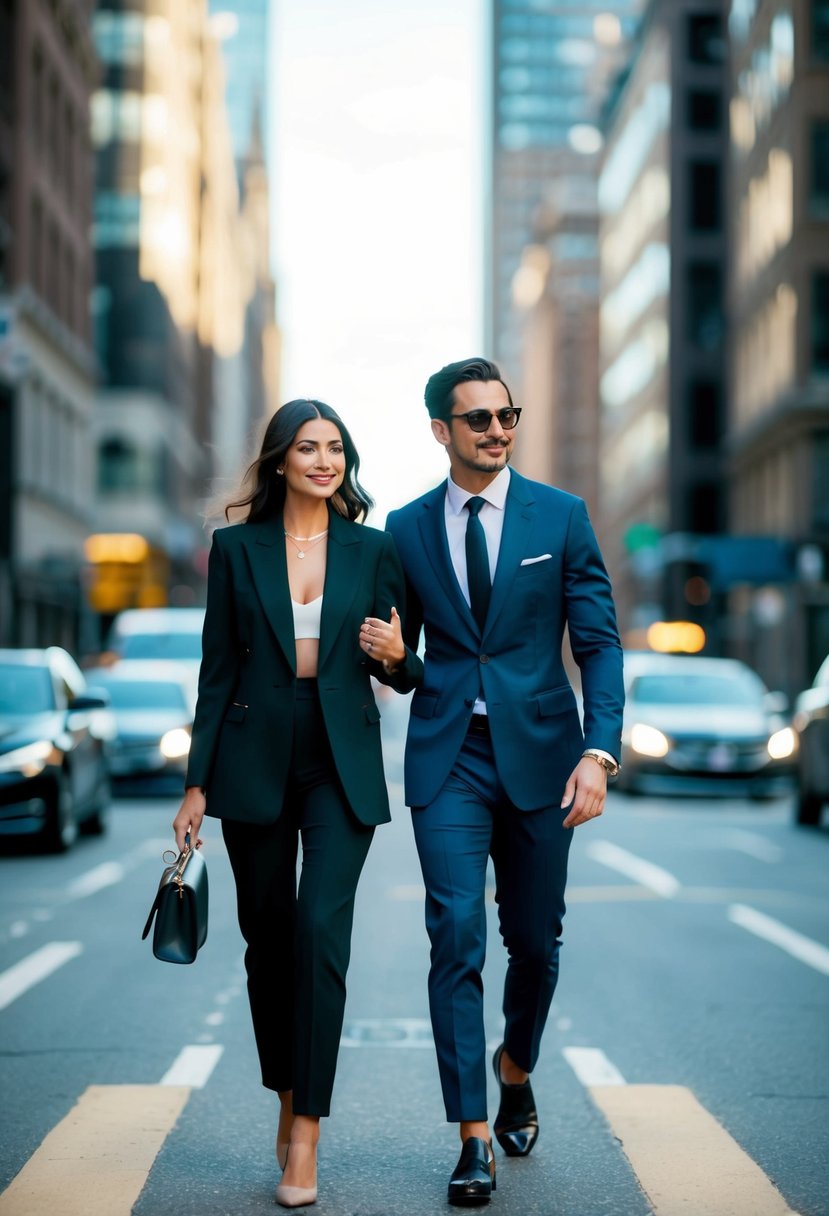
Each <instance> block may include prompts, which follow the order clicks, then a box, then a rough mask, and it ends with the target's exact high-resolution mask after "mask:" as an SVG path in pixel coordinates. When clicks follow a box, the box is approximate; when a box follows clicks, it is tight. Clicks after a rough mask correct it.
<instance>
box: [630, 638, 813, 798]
mask: <svg viewBox="0 0 829 1216" xmlns="http://www.w3.org/2000/svg"><path fill="white" fill-rule="evenodd" d="M625 697H626V702H625V717H624V727H623V730H622V757H621V759H622V768H621V772H620V774H619V777H618V780H617V783H616V788H617V789H622V790H626V791H628V792H630V793H642V794H657V795H659V794H672V793H674V794H710V793H717V794H731V795H734V796H745V795H748V796H750V797H753V798H766V797H771V796H774V795H775V794H783V793H786V792H787V791H789V790H790V789H791V786H792V784H793V774H794V764H795V760H796V752H797V736H796V735H795V732H794V731H793V730H792V728H791V726H789V725H787V723H786V721H785V719H784V718H783V716H782V710H783V708H784V699H783V698H782V696H781V694H779V693H770V692H769V691H768V690H767V689H766V686H765V685H764V684H763V682H762V680H761V679H760V677H759V676H758V675H756V673H755V672H753V671H752V670H751V668H750V667H747V666H746V665H745V663H741V662H739V661H738V660H737V659H717V658H706V657H704V656H701V655H665V654H655V653H651V652H644V651H635V652H629V653H627V654H626V655H625Z"/></svg>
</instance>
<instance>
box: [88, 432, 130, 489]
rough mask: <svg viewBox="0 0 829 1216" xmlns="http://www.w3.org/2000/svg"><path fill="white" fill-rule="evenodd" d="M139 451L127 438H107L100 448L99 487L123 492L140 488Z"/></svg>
mask: <svg viewBox="0 0 829 1216" xmlns="http://www.w3.org/2000/svg"><path fill="white" fill-rule="evenodd" d="M138 483H139V476H138V453H137V451H136V450H135V448H134V447H133V446H132V444H130V443H127V441H126V440H125V439H118V438H113V439H105V440H104V442H103V443H102V444H101V446H100V447H99V449H98V489H99V490H100V491H101V492H102V493H109V494H122V493H125V492H129V491H131V490H135V489H137V488H138Z"/></svg>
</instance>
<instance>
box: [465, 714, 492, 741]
mask: <svg viewBox="0 0 829 1216" xmlns="http://www.w3.org/2000/svg"><path fill="white" fill-rule="evenodd" d="M467 733H468V734H470V735H486V737H487V738H489V718H488V717H487V715H486V714H473V715H472V717H471V718H470V719H469V726H468V727H467Z"/></svg>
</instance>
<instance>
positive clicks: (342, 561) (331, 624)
mask: <svg viewBox="0 0 829 1216" xmlns="http://www.w3.org/2000/svg"><path fill="white" fill-rule="evenodd" d="M363 556H364V549H363V545H362V535H361V531H360V525H359V524H355V523H352V522H351V521H350V520H347V519H343V517H342V516H341V515H338V514H337V512H336V511H334V510H333V509H329V512H328V554H327V557H326V563H325V585H324V588H323V593H322V620H321V621H320V649H319V659H318V669H319V671H322V668H323V664H324V663H325V660H326V659H327V657H328V655H329V654H330V652H331V647H332V646H333V645H334V642H335V641H336V639H337V635H338V633H339V632H340V630H341V629H342V627H343V622H344V620H345V618H346V615H347V614H348V610H349V608H350V607H351V604H352V602H353V600H354V596H355V595H356V594H357V588H358V586H359V583H360V569H361V567H362V562H363ZM354 645H355V646H356V645H357V638H356V637H355V638H354Z"/></svg>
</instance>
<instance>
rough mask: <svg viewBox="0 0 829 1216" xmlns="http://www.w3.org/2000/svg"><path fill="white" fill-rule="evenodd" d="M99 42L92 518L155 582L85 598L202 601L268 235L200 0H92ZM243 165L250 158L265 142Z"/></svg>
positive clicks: (254, 400) (258, 380) (239, 431)
mask: <svg viewBox="0 0 829 1216" xmlns="http://www.w3.org/2000/svg"><path fill="white" fill-rule="evenodd" d="M94 36H95V42H96V46H97V48H98V53H99V55H100V58H101V62H102V66H103V79H102V83H101V87H100V88H99V89H98V91H97V92H96V94H95V96H94V97H93V100H92V134H93V142H94V145H95V149H96V193H95V223H94V227H93V243H94V246H95V253H96V265H97V280H96V287H95V295H94V320H95V333H96V346H97V349H98V352H99V357H100V361H101V365H102V367H103V369H104V379H103V384H102V386H101V391H100V393H99V397H98V405H97V410H96V420H95V428H96V438H97V453H98V498H97V520H96V523H97V529H98V531H101V532H105V533H116V534H118V533H125V532H136V533H139V534H140V535H141V536H142V537H143V538H144V539H145V540H146V541H147V542H148V545H149V551H150V552H151V554H152V555H153V560H154V569H155V570H156V571H160V572H161V574H160V576H159V577H155V578H153V579H152V580H149V581H147V580H144V581H143V582H141V584H140V588H139V590H138V591H135V592H134V593H132V594H133V598H129V597H128V598H127V599H126V600H125V595H127V596H129V593H128V592H126V591H125V588H124V586H123V585H121V586H119V585H117V584H115V583H112V582H109V583H107V582H106V581H105V580H103V581H102V580H98V581H97V582H96V585H95V588H94V590H93V603H94V605H95V607H96V609H97V610H98V611H99V612H101V613H103V614H110V613H112V612H114V611H116V610H117V609H118V608H123V607H127V606H130V605H131V603H133V602H137V603H139V604H151V603H157V602H173V603H181V604H184V603H188V602H192V601H193V600H194V599H198V598H199V597H200V595H201V593H202V591H203V574H204V556H205V546H206V543H207V540H206V537H205V534H204V518H203V516H204V511H205V504H206V502H207V501H208V500H209V499H210V498H211V497H212V494H213V492H214V489H215V488H216V487H215V479H216V477H217V476H224V475H225V474H226V473H227V475H228V476H229V477H232V476H235V474H236V472H237V471H238V466H239V464H240V462H241V461H242V457H243V449H244V447H245V444H246V442H247V439H248V433H249V431H250V430H251V427H252V425H253V416H254V414H257V415H258V413H259V411H260V410H261V409H262V408H263V396H264V390H263V387H262V384H263V382H264V381H265V379H266V375H267V374H268V369H266V367H265V364H264V358H263V354H262V346H263V342H264V341H265V338H263V333H265V331H267V330H268V326H273V308H272V304H271V312H270V315H269V316H268V317H267V318H265V319H264V320H263V319H262V313H263V309H262V306H261V303H260V302H259V300H258V296H259V293H260V292H262V291H265V292H266V291H267V286H268V285H269V287H270V297H271V301H272V299H273V283H272V280H270V278H269V276H268V285H266V286H265V287H263V285H262V278H263V276H262V273H261V261H262V258H263V257H264V258H265V259H266V260H267V259H268V257H269V248H268V241H267V238H268V233H267V228H266V229H265V231H264V239H265V249H264V251H262V250H260V249H259V248H258V247H257V241H258V240H260V239H262V237H263V232H262V227H261V221H260V216H259V202H258V198H259V195H258V194H257V193H256V190H254V189H253V187H252V186H250V185H249V182H248V178H251V179H252V178H253V177H255V173H254V171H253V169H249V166H248V164H247V162H240V163H239V165H237V161H236V157H235V150H234V145H233V139H232V134H231V128H230V124H229V121H228V112H227V102H226V98H227V93H228V90H227V87H226V85H227V65H226V62H225V56H224V54H223V42H222V37H221V30H220V29H219V28H217V26H216V24H215V23H214V22H212V21H211V19H210V16H209V12H208V7H207V0H152V2H151V0H130V3H128V4H124V3H121V2H120V0H118V2H117V3H115V2H113V0H101V2H100V3H99V4H98V9H97V12H96V14H95V22H94ZM251 137H252V138H253V140H254V142H255V141H256V140H257V138H258V136H257V128H256V124H255V122H253V123H252V132H251ZM250 155H251V157H253V158H258V160H257V163H258V164H260V162H261V156H262V151H261V146H259V147H257V148H254V150H253V152H252V153H251V154H250ZM260 167H261V164H260ZM243 191H244V194H243ZM260 193H261V192H260ZM253 196H256V200H257V201H253ZM257 308H258V311H257ZM257 346H258V352H254V348H255V347H257ZM135 596H137V599H136V598H135Z"/></svg>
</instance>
